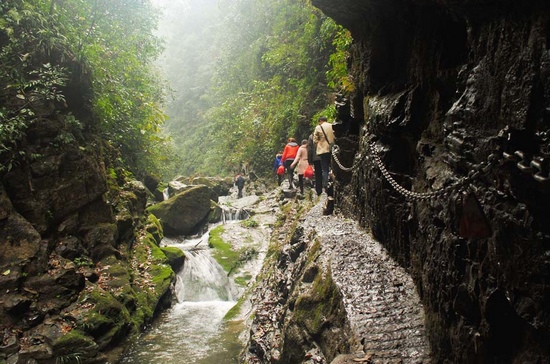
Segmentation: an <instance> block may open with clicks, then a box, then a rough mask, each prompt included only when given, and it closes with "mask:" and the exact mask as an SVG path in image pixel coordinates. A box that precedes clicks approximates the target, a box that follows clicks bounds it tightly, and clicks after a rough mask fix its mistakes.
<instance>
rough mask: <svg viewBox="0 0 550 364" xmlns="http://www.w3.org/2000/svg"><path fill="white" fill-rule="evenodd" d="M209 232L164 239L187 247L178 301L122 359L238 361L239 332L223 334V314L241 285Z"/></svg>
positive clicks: (150, 363) (172, 363) (201, 363)
mask: <svg viewBox="0 0 550 364" xmlns="http://www.w3.org/2000/svg"><path fill="white" fill-rule="evenodd" d="M208 234H209V232H208V233H206V234H205V235H204V236H202V237H200V238H196V239H186V240H182V239H168V238H165V239H164V240H163V241H162V244H163V245H171V246H178V247H180V248H181V249H182V250H184V251H185V254H186V260H185V264H184V268H183V269H182V270H181V271H180V272H179V273H178V277H177V282H176V295H177V301H178V302H177V303H176V304H175V305H174V306H173V307H171V308H170V309H169V310H167V311H166V312H164V313H162V314H161V315H160V317H158V318H157V319H156V321H155V323H154V324H153V325H152V327H151V328H149V329H148V330H147V332H146V333H145V334H143V335H142V336H141V337H140V338H139V339H138V341H137V342H136V343H135V344H134V345H132V347H131V348H130V350H129V351H128V353H127V354H126V355H125V356H124V358H123V359H122V360H121V363H137V364H157V363H162V364H207V363H228V364H230V363H237V362H238V361H237V356H238V353H239V351H240V349H241V347H240V344H239V342H238V339H237V337H236V335H227V334H225V335H224V334H223V332H226V330H223V328H224V325H225V323H224V321H223V317H224V316H225V314H226V313H227V312H228V311H229V309H230V308H231V307H233V306H234V305H235V303H236V302H235V301H236V299H237V297H238V293H239V292H238V290H237V289H236V288H235V286H234V284H233V282H232V280H230V279H228V277H227V273H226V272H225V271H224V270H223V268H222V267H221V266H220V265H219V264H218V263H217V262H216V261H215V260H214V259H213V258H212V257H211V256H210V253H209V249H208Z"/></svg>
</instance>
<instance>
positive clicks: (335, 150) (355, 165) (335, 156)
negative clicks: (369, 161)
mask: <svg viewBox="0 0 550 364" xmlns="http://www.w3.org/2000/svg"><path fill="white" fill-rule="evenodd" d="M338 154H340V147H339V146H338V145H336V144H334V145H333V146H332V158H333V159H334V161H335V162H336V164H337V165H338V167H339V168H340V169H341V170H342V171H344V172H351V171H354V170H356V169H357V168H358V167H359V166H360V165H361V163H362V162H363V160H364V159H366V158H367V153H365V154H364V155H362V156H359V159H357V160H356V161H355V162H354V163H353V165H352V166H351V167H345V166H344V165H342V163H341V162H340V159H339V158H338Z"/></svg>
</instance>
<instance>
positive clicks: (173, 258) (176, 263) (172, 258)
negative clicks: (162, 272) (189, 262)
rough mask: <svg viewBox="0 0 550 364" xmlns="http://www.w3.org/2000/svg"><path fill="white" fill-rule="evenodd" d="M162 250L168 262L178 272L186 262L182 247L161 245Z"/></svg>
mask: <svg viewBox="0 0 550 364" xmlns="http://www.w3.org/2000/svg"><path fill="white" fill-rule="evenodd" d="M160 250H162V252H163V253H164V255H166V259H167V263H168V264H169V265H170V267H172V269H173V270H174V272H178V271H179V270H180V269H181V267H183V263H184V262H185V253H184V252H183V250H181V249H180V248H177V247H175V246H165V247H161V248H160Z"/></svg>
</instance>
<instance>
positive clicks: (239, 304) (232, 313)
mask: <svg viewBox="0 0 550 364" xmlns="http://www.w3.org/2000/svg"><path fill="white" fill-rule="evenodd" d="M243 301H244V299H243V298H241V299H239V301H237V303H236V304H235V305H234V306H233V307H231V308H230V309H229V311H227V313H226V314H225V316H224V317H223V319H224V320H232V319H234V318H235V317H237V315H238V314H239V313H240V312H241V307H242V305H243Z"/></svg>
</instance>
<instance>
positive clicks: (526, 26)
mask: <svg viewBox="0 0 550 364" xmlns="http://www.w3.org/2000/svg"><path fill="white" fill-rule="evenodd" d="M312 2H313V4H314V5H315V6H317V7H319V8H320V9H321V10H323V11H324V12H325V13H326V14H327V15H328V16H330V17H332V18H334V19H335V20H336V21H337V22H339V23H340V24H342V25H343V26H345V27H346V28H348V29H349V30H350V31H351V33H352V36H353V38H354V46H353V51H352V54H351V57H350V59H349V66H350V70H351V73H352V74H353V77H354V79H355V80H356V90H355V91H354V92H353V93H351V94H345V93H344V94H343V97H342V100H340V101H342V102H341V107H340V109H339V120H338V121H337V124H336V126H335V129H337V134H338V136H339V137H338V140H337V144H339V145H340V147H341V149H342V152H341V154H340V155H341V158H340V160H341V163H342V164H343V165H345V166H351V165H352V164H353V163H354V162H355V165H356V167H355V168H354V169H353V170H352V171H351V172H345V171H342V170H341V169H340V168H338V166H337V165H335V170H336V174H337V184H336V192H335V193H336V196H335V198H336V201H337V207H338V208H339V209H340V210H341V211H342V212H345V213H347V214H349V215H352V216H354V217H356V218H358V219H359V220H360V221H361V224H362V225H364V226H365V227H367V228H370V229H371V230H372V232H373V234H374V235H375V236H376V238H377V239H379V240H380V241H381V242H382V243H383V244H384V245H385V246H386V247H387V249H388V250H389V251H390V252H391V253H392V254H393V255H394V257H396V259H398V260H399V261H400V262H401V264H403V265H404V266H406V267H408V268H409V270H410V272H411V274H412V275H413V277H414V279H415V281H416V284H417V287H418V290H419V292H420V294H421V297H422V299H423V301H424V303H425V305H426V317H427V320H428V322H427V326H428V329H429V332H430V340H431V344H432V348H433V355H434V359H435V362H448V363H476V362H477V363H489V362H492V363H494V362H496V363H537V362H538V363H541V362H548V361H549V360H550V359H549V358H550V346H549V345H548V343H549V342H550V306H549V293H550V286H549V278H550V270H549V267H550V253H549V252H550V224H549V223H548V222H549V221H550V220H549V218H548V216H550V177H549V164H550V142H549V138H550V134H549V132H550V3H549V2H548V1H545V0H541V1H521V2H520V1H496V0H495V1H490V0H486V1H483V0H479V1H477V0H416V1H414V0H347V1H346V0H340V1H335V0H313V1H312ZM376 156H378V157H379V158H377V157H376ZM384 170H385V172H384V173H382V171H384ZM397 184H398V185H400V186H402V187H403V188H405V189H406V190H407V191H412V193H410V192H407V191H405V190H401V189H400V188H399V187H397ZM430 193H431V194H430Z"/></svg>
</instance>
